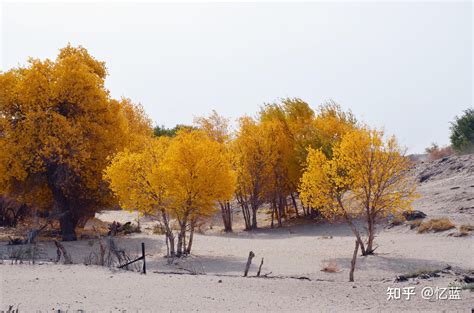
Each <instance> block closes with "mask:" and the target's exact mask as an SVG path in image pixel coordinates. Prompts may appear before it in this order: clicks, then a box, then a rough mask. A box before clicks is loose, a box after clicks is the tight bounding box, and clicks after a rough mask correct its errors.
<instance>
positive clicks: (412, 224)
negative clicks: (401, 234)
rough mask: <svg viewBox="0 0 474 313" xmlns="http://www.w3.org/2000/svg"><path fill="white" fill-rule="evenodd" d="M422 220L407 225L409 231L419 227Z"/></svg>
mask: <svg viewBox="0 0 474 313" xmlns="http://www.w3.org/2000/svg"><path fill="white" fill-rule="evenodd" d="M421 222H422V220H414V221H411V222H409V223H408V225H410V229H415V228H418V227H420V225H421Z"/></svg>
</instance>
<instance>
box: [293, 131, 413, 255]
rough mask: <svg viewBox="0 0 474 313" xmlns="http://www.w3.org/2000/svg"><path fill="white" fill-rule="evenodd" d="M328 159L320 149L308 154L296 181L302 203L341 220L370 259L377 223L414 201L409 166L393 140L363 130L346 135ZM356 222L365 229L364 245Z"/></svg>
mask: <svg viewBox="0 0 474 313" xmlns="http://www.w3.org/2000/svg"><path fill="white" fill-rule="evenodd" d="M332 154H333V157H332V159H328V157H327V156H326V154H325V153H323V151H322V149H319V150H314V149H310V151H309V154H308V159H307V169H306V171H305V173H304V174H303V177H302V179H301V186H300V193H301V199H302V201H303V203H305V204H306V205H310V206H312V207H315V208H318V209H319V210H320V212H321V213H322V214H323V215H324V216H326V217H328V218H336V217H342V218H343V219H344V220H345V221H346V222H347V223H348V224H349V226H350V227H351V230H352V231H353V233H354V235H355V236H356V238H357V241H358V242H359V245H360V247H361V251H362V254H363V255H369V254H372V253H373V252H374V250H375V248H374V246H373V244H374V237H375V231H376V229H375V225H376V223H377V222H378V221H380V220H381V219H382V218H385V217H387V216H388V215H399V214H401V213H402V212H403V211H405V210H410V209H411V203H412V201H413V200H414V199H415V198H416V196H417V195H416V192H415V181H414V180H413V178H412V177H411V176H410V175H409V170H410V169H411V166H412V164H411V162H410V160H409V159H408V158H407V157H405V156H404V151H403V150H402V149H401V148H400V146H399V145H398V143H397V141H396V140H395V138H394V137H391V138H389V139H387V140H384V134H383V132H381V131H376V130H369V129H366V128H362V129H360V130H353V131H350V132H348V133H346V134H345V135H344V136H343V137H342V140H341V142H340V143H339V144H337V145H336V146H335V147H334V149H333V151H332ZM355 218H363V219H364V221H365V223H366V226H367V237H368V238H367V242H366V245H365V243H364V242H363V240H362V237H361V235H360V232H359V230H358V229H357V227H356V225H355V223H354V219H355Z"/></svg>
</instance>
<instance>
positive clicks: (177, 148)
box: [105, 130, 235, 256]
mask: <svg viewBox="0 0 474 313" xmlns="http://www.w3.org/2000/svg"><path fill="white" fill-rule="evenodd" d="M221 149H222V147H221V145H220V144H219V143H218V142H216V141H215V140H212V139H210V138H209V137H208V136H207V135H206V133H205V132H204V131H202V130H180V131H178V132H177V134H176V136H175V137H173V138H168V137H166V136H164V137H160V138H158V139H153V140H151V141H150V142H149V143H148V144H146V145H145V146H144V148H143V150H142V151H139V152H130V151H124V152H122V153H119V154H117V156H116V157H115V158H114V159H113V161H112V163H111V165H110V166H109V167H108V168H107V170H106V171H105V177H106V179H107V180H108V181H109V182H110V185H111V188H112V190H113V191H114V193H115V194H116V196H117V197H118V198H119V199H120V203H121V205H122V207H124V208H128V209H136V210H139V211H141V212H142V213H146V214H152V215H161V216H160V217H161V222H162V223H163V225H164V230H165V235H166V239H167V243H168V244H169V249H170V250H169V254H170V255H171V256H174V255H175V252H176V255H177V256H181V255H183V254H188V253H190V251H191V247H192V240H193V234H194V228H195V226H196V223H197V222H198V220H199V219H202V218H205V217H208V216H210V215H211V214H213V213H214V212H215V209H216V205H217V203H218V202H219V201H222V202H224V201H228V200H230V199H231V198H232V195H233V192H234V188H235V177H234V174H233V171H232V168H231V164H230V160H229V158H228V156H227V155H226V154H223V153H222V150H221ZM170 219H174V220H176V221H177V223H178V226H179V232H178V240H177V245H176V248H175V240H174V238H175V236H174V234H173V229H172V228H173V227H172V226H171V224H170ZM188 230H189V238H188V242H187V244H186V233H187V232H188Z"/></svg>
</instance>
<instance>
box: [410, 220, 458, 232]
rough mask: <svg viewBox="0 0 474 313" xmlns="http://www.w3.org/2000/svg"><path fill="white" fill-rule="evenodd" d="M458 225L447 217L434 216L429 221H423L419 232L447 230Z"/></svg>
mask: <svg viewBox="0 0 474 313" xmlns="http://www.w3.org/2000/svg"><path fill="white" fill-rule="evenodd" d="M455 227H456V226H455V225H454V224H453V223H452V222H451V221H450V220H449V219H447V218H433V219H431V220H429V221H427V222H424V223H421V224H420V226H419V227H418V232H419V233H425V232H428V231H433V232H435V233H437V232H442V231H446V230H449V229H452V228H455Z"/></svg>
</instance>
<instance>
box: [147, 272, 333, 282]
mask: <svg viewBox="0 0 474 313" xmlns="http://www.w3.org/2000/svg"><path fill="white" fill-rule="evenodd" d="M153 273H155V274H161V275H191V276H215V277H233V278H241V277H242V276H240V275H231V274H199V273H191V272H174V271H153ZM271 273H272V272H269V273H266V274H263V275H260V276H248V277H247V278H268V279H298V280H308V281H311V279H310V278H309V277H306V276H285V275H277V276H270V274H271ZM317 281H333V280H324V279H317Z"/></svg>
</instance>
